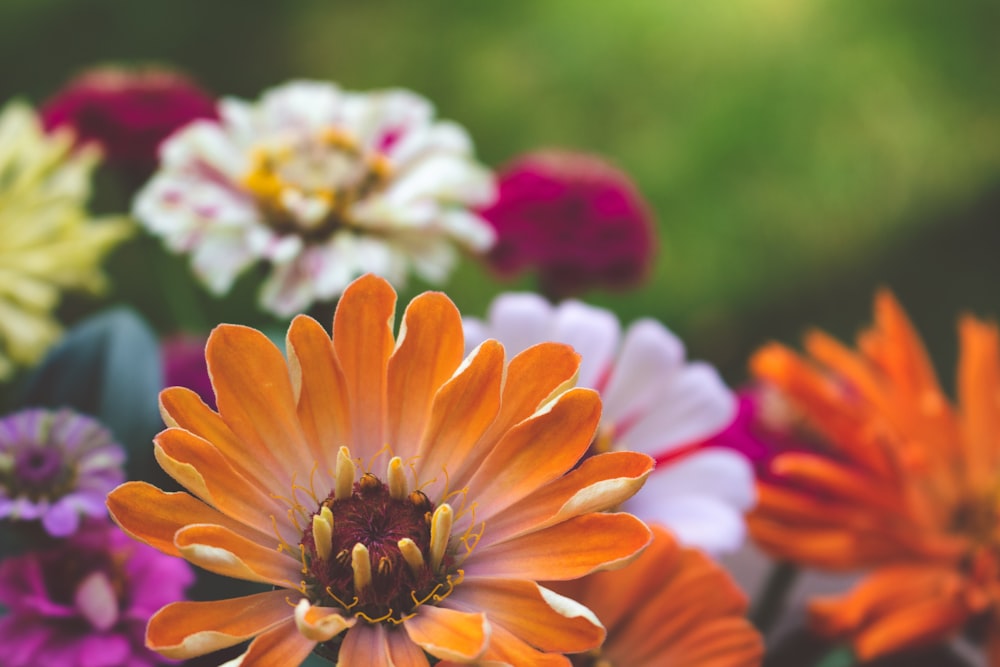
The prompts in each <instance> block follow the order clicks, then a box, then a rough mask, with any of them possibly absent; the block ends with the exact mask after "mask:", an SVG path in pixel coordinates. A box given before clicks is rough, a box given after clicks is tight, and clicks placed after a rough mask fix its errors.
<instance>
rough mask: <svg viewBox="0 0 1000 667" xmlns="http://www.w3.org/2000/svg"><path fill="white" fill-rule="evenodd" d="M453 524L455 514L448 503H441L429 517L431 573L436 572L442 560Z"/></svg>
mask: <svg viewBox="0 0 1000 667" xmlns="http://www.w3.org/2000/svg"><path fill="white" fill-rule="evenodd" d="M454 523H455V512H454V510H452V509H451V505H449V504H448V503H442V504H441V505H440V506H439V507H438V508H437V509H436V510H434V516H432V517H431V571H433V572H437V571H438V568H440V567H441V561H442V560H444V552H445V550H446V549H447V548H448V540H449V539H451V527H452V524H454Z"/></svg>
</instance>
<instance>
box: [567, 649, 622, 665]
mask: <svg viewBox="0 0 1000 667" xmlns="http://www.w3.org/2000/svg"><path fill="white" fill-rule="evenodd" d="M569 661H570V663H572V665H573V667H615V663H613V662H611V661H610V660H609V659H607V658H606V657H604V656H603V655H601V649H599V648H595V649H594V650H592V651H587V652H586V653H577V654H575V655H571V656H569Z"/></svg>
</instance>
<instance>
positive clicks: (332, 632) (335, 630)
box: [295, 598, 357, 643]
mask: <svg viewBox="0 0 1000 667" xmlns="http://www.w3.org/2000/svg"><path fill="white" fill-rule="evenodd" d="M356 622H357V618H355V617H351V618H345V617H344V615H343V613H342V612H341V610H340V609H335V608H333V607H319V606H316V605H313V604H310V603H309V600H307V599H305V598H302V599H301V600H299V602H298V604H297V605H295V627H296V628H297V629H298V631H299V632H300V633H302V635H303V636H304V637H306V638H307V639H309V640H311V641H314V642H317V643H318V642H328V641H330V640H331V639H333V638H334V637H336V636H337V635H339V634H340V633H342V632H343V631H344V630H347V629H348V628H350V627H353V626H354V624H355V623H356Z"/></svg>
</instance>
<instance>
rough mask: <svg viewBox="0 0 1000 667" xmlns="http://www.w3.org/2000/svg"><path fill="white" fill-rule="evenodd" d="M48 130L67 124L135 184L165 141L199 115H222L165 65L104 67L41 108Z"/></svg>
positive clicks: (199, 91)
mask: <svg viewBox="0 0 1000 667" xmlns="http://www.w3.org/2000/svg"><path fill="white" fill-rule="evenodd" d="M41 116H42V121H43V123H44V125H45V129H46V130H52V129H54V128H56V127H62V126H68V127H70V128H72V129H73V131H74V132H75V133H76V135H77V141H78V142H79V143H81V144H83V143H90V142H93V143H96V144H97V145H99V146H100V147H101V149H102V150H103V152H104V156H105V158H106V159H107V161H108V163H109V164H111V165H112V166H113V167H115V168H117V169H119V170H121V171H122V172H125V173H127V174H129V175H131V176H132V177H133V178H134V179H135V182H134V184H135V185H138V184H139V183H140V182H141V181H143V180H145V179H146V178H147V177H148V176H149V175H150V174H151V173H152V172H153V170H154V169H155V168H156V164H157V149H158V148H159V145H160V142H162V141H163V140H164V139H166V138H167V137H168V136H169V135H170V134H171V133H172V132H174V130H177V129H179V128H181V127H183V126H184V125H187V124H188V123H190V122H191V121H193V120H197V119H199V118H212V119H214V118H217V117H218V113H217V112H216V105H215V99H214V98H213V97H211V96H210V95H209V94H208V93H206V92H205V91H204V90H202V89H201V88H199V87H198V86H197V85H196V84H195V83H194V82H193V81H191V80H190V79H188V78H187V77H185V76H184V75H182V74H180V73H178V72H174V71H172V70H169V69H165V68H160V67H143V68H135V69H126V68H124V67H99V68H95V69H91V70H88V71H86V72H84V73H83V74H81V75H80V76H78V77H77V78H75V79H73V80H72V81H70V83H69V84H68V85H66V86H65V87H64V88H63V89H62V90H60V91H59V92H58V93H56V94H55V95H54V96H53V97H52V98H51V99H49V100H48V102H46V103H45V105H44V106H43V107H42V109H41Z"/></svg>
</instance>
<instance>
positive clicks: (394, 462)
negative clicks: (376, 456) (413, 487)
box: [386, 456, 407, 500]
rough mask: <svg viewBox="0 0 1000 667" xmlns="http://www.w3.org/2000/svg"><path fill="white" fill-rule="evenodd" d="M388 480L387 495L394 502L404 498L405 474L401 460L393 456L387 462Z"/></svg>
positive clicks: (405, 489)
mask: <svg viewBox="0 0 1000 667" xmlns="http://www.w3.org/2000/svg"><path fill="white" fill-rule="evenodd" d="M386 477H388V479H389V495H390V496H392V497H393V498H394V499H396V500H402V499H403V498H406V491H407V484H406V472H404V471H403V459H401V458H399V457H398V456H393V457H392V459H391V460H390V461H389V470H388V472H387V473H386Z"/></svg>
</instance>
